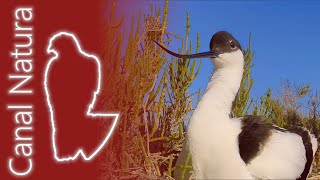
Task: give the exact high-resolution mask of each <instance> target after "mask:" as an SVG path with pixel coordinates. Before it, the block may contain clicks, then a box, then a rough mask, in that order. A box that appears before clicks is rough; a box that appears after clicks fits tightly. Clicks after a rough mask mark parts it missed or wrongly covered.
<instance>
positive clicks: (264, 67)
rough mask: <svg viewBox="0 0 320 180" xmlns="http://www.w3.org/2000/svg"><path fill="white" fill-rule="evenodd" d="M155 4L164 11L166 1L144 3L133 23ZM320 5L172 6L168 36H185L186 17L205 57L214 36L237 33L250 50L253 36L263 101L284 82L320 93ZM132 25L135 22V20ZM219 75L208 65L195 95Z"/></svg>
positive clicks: (257, 89) (190, 0)
mask: <svg viewBox="0 0 320 180" xmlns="http://www.w3.org/2000/svg"><path fill="white" fill-rule="evenodd" d="M150 3H152V4H156V5H157V7H163V6H164V0H163V1H162V0H152V1H144V2H143V3H141V4H139V5H138V6H130V7H129V6H128V7H127V9H126V13H127V15H128V16H127V17H131V16H130V15H132V13H135V14H138V12H139V9H141V8H142V10H143V11H145V12H148V10H149V5H150ZM319 9H320V2H317V1H308V2H303V1H281V2H278V1H274V0H272V1H268V2H263V1H258V0H256V1H255V0H245V1H235V0H228V1H216V0H212V1H209V0H198V1H196V0H187V1H182V0H169V15H168V16H169V19H168V21H169V22H168V31H171V32H174V33H176V34H178V35H181V36H185V26H186V11H188V12H189V14H190V17H191V32H190V37H189V38H190V39H191V40H193V41H194V42H195V40H196V34H197V33H200V39H201V40H200V41H201V47H200V51H208V50H209V42H210V39H211V36H212V35H213V34H214V33H215V32H217V31H221V30H226V31H229V32H230V33H232V34H233V35H234V36H235V37H236V38H237V39H238V40H239V42H240V43H241V45H242V47H248V40H249V33H250V32H251V33H252V43H253V51H254V53H255V58H254V61H253V63H254V67H253V69H252V76H253V78H254V80H255V83H254V86H253V89H252V91H251V95H252V97H254V98H255V99H258V98H259V97H260V96H261V95H263V94H264V93H265V92H266V90H267V89H268V88H269V87H270V88H272V89H273V91H274V94H275V93H277V92H278V91H279V90H280V87H281V81H285V80H289V81H291V82H296V83H297V84H301V83H310V84H311V86H312V88H313V90H314V91H318V92H319V91H320V10H319ZM128 20H131V18H129V19H128ZM180 46H181V41H179V40H175V41H172V42H171V43H170V45H169V47H168V48H169V49H170V50H173V51H177V49H178V47H180ZM212 71H213V65H212V63H211V61H210V60H209V59H203V65H202V68H201V71H200V74H199V76H198V77H197V79H196V80H195V81H194V84H193V85H192V87H191V92H193V91H196V90H198V89H199V88H200V89H202V90H204V89H205V87H206V85H207V82H208V80H209V78H210V75H211V72H212Z"/></svg>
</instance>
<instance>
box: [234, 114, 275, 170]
mask: <svg viewBox="0 0 320 180" xmlns="http://www.w3.org/2000/svg"><path fill="white" fill-rule="evenodd" d="M241 123H242V131H241V133H240V134H239V135H238V141H239V152H240V156H241V158H242V160H243V161H244V162H245V163H246V164H248V163H250V161H251V160H252V159H253V158H254V157H256V156H257V155H258V154H259V152H260V150H261V149H262V148H263V146H264V144H265V143H266V142H267V141H268V138H269V137H270V135H271V128H270V125H267V124H264V123H263V122H262V120H261V118H260V117H259V116H245V117H243V119H242V120H241Z"/></svg>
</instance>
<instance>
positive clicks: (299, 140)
mask: <svg viewBox="0 0 320 180" xmlns="http://www.w3.org/2000/svg"><path fill="white" fill-rule="evenodd" d="M237 120H239V119H233V121H237ZM240 122H241V133H240V134H239V135H238V141H239V153H240V156H241V158H242V159H243V161H244V162H245V163H246V165H247V167H248V170H249V172H250V173H251V174H252V175H253V176H254V177H255V178H259V179H261V178H268V179H306V178H307V176H308V174H309V172H310V170H311V163H312V160H313V156H314V153H315V151H316V149H317V142H316V138H315V137H314V136H312V135H311V134H310V133H309V131H308V130H306V129H305V128H303V127H297V126H296V127H291V128H289V129H283V128H280V127H278V126H274V125H271V124H266V123H264V122H263V120H262V119H261V118H260V117H259V116H245V117H242V118H240Z"/></svg>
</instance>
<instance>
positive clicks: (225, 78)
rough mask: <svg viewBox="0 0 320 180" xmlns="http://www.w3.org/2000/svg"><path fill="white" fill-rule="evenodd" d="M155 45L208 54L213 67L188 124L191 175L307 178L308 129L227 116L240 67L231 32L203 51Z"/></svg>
mask: <svg viewBox="0 0 320 180" xmlns="http://www.w3.org/2000/svg"><path fill="white" fill-rule="evenodd" d="M160 47H161V48H163V49H164V50H165V51H166V52H168V53H169V54H171V55H174V56H177V57H180V58H200V57H205V56H208V57H210V58H211V60H212V61H213V63H214V66H215V71H214V73H213V75H212V77H211V79H210V82H209V83H208V86H207V89H206V93H205V94H204V95H203V97H202V99H201V100H200V102H199V103H198V105H197V107H196V109H195V110H194V112H193V114H192V117H191V119H190V122H189V124H188V130H187V140H188V145H189V149H190V152H191V157H192V166H193V170H194V174H195V178H196V179H301V180H302V179H306V177H307V176H308V174H309V172H310V170H311V164H312V160H313V156H314V154H315V152H316V150H317V148H318V147H317V146H318V145H317V139H316V138H315V137H314V136H313V135H311V134H310V132H309V131H308V130H306V129H304V128H302V127H293V128H290V129H283V128H280V127H277V126H274V125H270V124H265V123H264V122H263V121H262V120H261V119H260V118H259V117H257V116H245V117H241V118H235V119H230V117H229V114H230V111H231V108H232V102H233V100H234V99H235V96H236V94H237V93H238V90H239V88H240V83H241V79H242V75H243V65H244V58H243V54H242V49H241V46H240V43H239V42H238V41H237V40H236V39H235V38H234V37H233V36H232V35H231V34H230V33H228V32H225V31H221V32H217V33H216V34H214V35H213V37H212V39H211V41H210V51H208V52H205V53H198V54H193V55H179V54H176V53H174V52H171V51H170V50H168V49H166V48H164V47H163V46H160Z"/></svg>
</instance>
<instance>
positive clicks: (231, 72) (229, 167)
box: [187, 52, 251, 178]
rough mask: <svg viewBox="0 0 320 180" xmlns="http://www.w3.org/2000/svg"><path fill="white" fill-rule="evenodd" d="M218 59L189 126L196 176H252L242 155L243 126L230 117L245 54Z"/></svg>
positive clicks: (190, 145) (189, 138)
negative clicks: (240, 128) (241, 138)
mask: <svg viewBox="0 0 320 180" xmlns="http://www.w3.org/2000/svg"><path fill="white" fill-rule="evenodd" d="M215 61H216V62H215ZM215 61H214V63H215V67H217V70H216V71H215V72H214V74H213V75H212V78H211V80H210V82H209V84H208V86H207V89H206V93H205V94H204V95H203V97H202V99H201V101H200V102H199V103H198V105H197V108H196V109H195V111H194V113H193V115H192V117H191V120H190V122H189V126H188V132H187V133H188V142H189V148H190V151H191V154H192V161H193V166H194V170H195V175H196V176H197V177H196V178H251V176H250V174H249V173H248V171H247V169H246V167H245V163H244V162H243V161H242V160H241V157H240V155H239V150H238V143H237V136H238V134H239V128H235V125H234V122H233V121H231V120H230V118H229V114H230V111H231V107H232V102H233V101H234V98H235V96H236V94H237V92H238V90H239V87H240V83H241V79H242V73H243V55H242V52H236V53H235V54H231V55H230V54H228V55H225V56H223V59H220V60H215ZM219 61H220V62H219ZM228 62H230V64H228ZM231 63H232V64H231ZM203 169H207V170H206V172H205V173H206V174H202V175H201V173H203ZM208 169H210V170H208ZM208 173H209V174H208Z"/></svg>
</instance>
